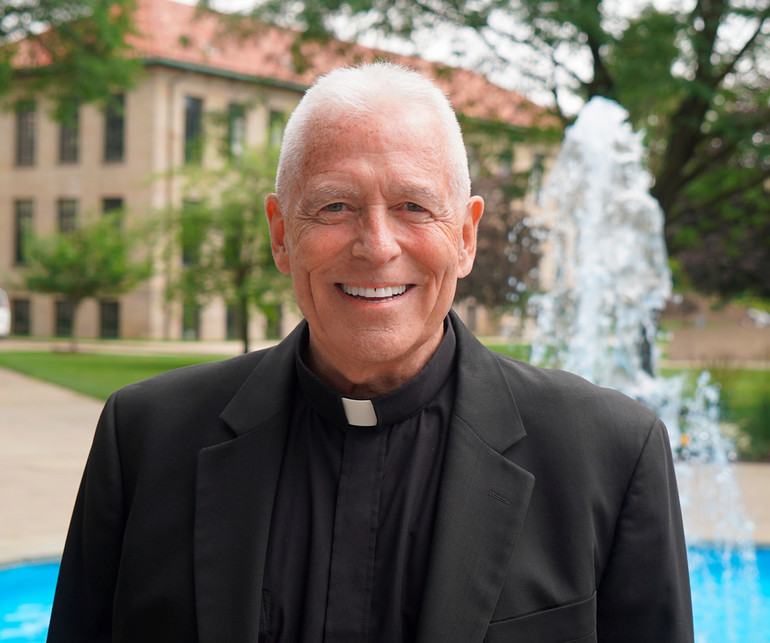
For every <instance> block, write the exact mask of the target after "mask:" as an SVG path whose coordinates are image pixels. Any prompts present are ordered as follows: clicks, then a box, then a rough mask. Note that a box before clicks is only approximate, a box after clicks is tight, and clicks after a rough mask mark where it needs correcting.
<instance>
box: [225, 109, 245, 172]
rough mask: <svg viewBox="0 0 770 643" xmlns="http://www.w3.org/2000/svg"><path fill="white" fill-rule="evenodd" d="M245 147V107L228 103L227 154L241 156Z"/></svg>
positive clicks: (232, 156) (235, 156)
mask: <svg viewBox="0 0 770 643" xmlns="http://www.w3.org/2000/svg"><path fill="white" fill-rule="evenodd" d="M245 147H246V107H245V105H240V104H238V103H230V105H228V107H227V154H228V156H229V157H230V158H231V159H233V158H239V157H241V156H243V150H244V148H245Z"/></svg>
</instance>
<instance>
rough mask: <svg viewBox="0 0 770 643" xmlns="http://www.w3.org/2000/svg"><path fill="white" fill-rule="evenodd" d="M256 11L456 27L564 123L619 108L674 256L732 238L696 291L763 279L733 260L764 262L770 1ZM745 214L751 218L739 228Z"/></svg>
mask: <svg viewBox="0 0 770 643" xmlns="http://www.w3.org/2000/svg"><path fill="white" fill-rule="evenodd" d="M255 12H256V14H258V15H259V16H260V17H262V18H266V19H269V20H272V21H275V22H279V23H283V24H287V25H292V26H296V27H299V28H300V29H301V30H302V31H303V33H304V37H305V38H320V37H323V36H324V35H325V34H328V33H329V32H333V31H334V29H335V28H336V27H337V26H338V25H339V24H340V20H339V19H340V18H341V17H344V18H346V19H347V22H348V23H349V22H350V21H351V19H352V20H354V21H356V23H357V24H358V25H359V26H360V27H361V30H362V31H363V30H370V31H371V30H373V31H377V32H380V33H383V34H386V35H390V36H396V37H402V38H410V37H414V36H419V35H420V34H424V33H426V32H427V33H428V34H430V33H433V32H436V30H437V29H438V28H439V27H443V26H445V25H450V26H453V27H456V28H457V31H456V33H457V34H458V35H457V37H456V38H455V40H454V42H453V43H451V45H452V47H453V51H454V52H455V53H460V54H462V53H466V54H467V53H468V52H469V51H477V50H479V49H480V48H484V50H485V51H486V55H485V56H483V57H481V58H480V60H479V62H478V68H479V69H480V70H481V71H485V72H495V71H497V72H499V71H500V70H505V71H506V72H507V74H508V76H509V77H514V78H516V79H517V85H516V88H517V89H519V90H520V91H522V92H523V93H525V94H529V95H535V96H537V95H540V96H543V97H546V98H549V99H550V102H551V104H552V106H553V108H554V111H555V112H556V113H557V114H558V115H559V116H560V117H561V118H562V119H563V121H564V122H565V124H568V123H569V122H570V121H571V119H572V117H573V116H574V111H575V107H576V106H577V105H579V104H580V103H581V102H582V101H586V100H588V99H590V98H592V97H593V96H599V95H600V96H604V97H607V98H610V99H614V100H616V101H618V102H619V103H621V104H622V105H623V106H624V107H625V108H626V109H627V110H628V111H629V113H630V118H631V121H632V123H633V124H634V125H635V126H636V127H638V128H644V129H645V130H646V132H647V142H648V147H649V164H650V168H651V171H652V173H653V175H654V178H655V183H654V186H653V188H652V193H653V195H654V196H655V197H656V198H657V199H658V200H659V201H660V204H661V206H662V207H663V209H664V212H665V213H666V217H667V228H666V236H667V242H668V245H669V252H670V254H671V255H672V256H674V257H678V256H679V255H682V254H687V255H690V254H692V252H693V251H695V250H697V247H698V244H699V242H700V241H699V239H700V236H699V235H698V234H697V233H698V231H699V230H700V229H701V228H703V227H709V226H714V227H715V228H717V229H721V230H725V231H730V234H726V235H722V236H721V237H720V242H719V244H717V245H716V246H714V247H712V251H714V252H718V253H719V259H720V260H725V261H723V262H722V264H723V265H724V266H725V267H726V269H727V270H730V271H731V272H730V273H729V274H727V275H725V274H721V275H720V282H719V283H716V282H714V281H713V280H710V279H702V280H697V281H698V282H699V284H700V286H701V288H703V289H704V290H706V291H717V292H720V293H722V294H724V295H731V294H740V293H741V292H742V291H744V290H745V289H746V288H750V289H751V288H753V286H749V285H748V284H756V283H758V282H759V281H761V275H760V274H756V273H754V274H752V275H748V276H747V275H745V274H743V273H744V271H751V270H753V268H752V266H754V265H757V266H758V265H764V263H763V262H761V261H760V262H753V263H751V264H746V263H741V262H728V261H726V259H727V257H728V255H731V254H735V253H739V252H742V251H746V250H748V251H749V252H748V253H750V254H754V253H757V254H760V255H761V254H763V253H764V256H765V257H766V253H767V252H768V250H767V244H766V243H764V240H763V239H761V238H758V237H756V236H755V235H753V234H752V232H751V231H752V230H753V229H755V228H753V227H752V226H750V225H747V221H750V220H752V217H754V216H756V213H757V212H759V213H761V212H765V213H767V212H768V211H770V2H769V1H768V0H754V1H751V2H748V1H745V0H693V2H690V3H678V2H673V3H667V4H665V5H660V4H658V3H655V4H653V3H652V2H651V1H644V0H640V2H636V3H621V2H616V1H610V0H604V1H601V0H588V1H586V0H557V1H550V0H548V1H538V0H513V1H511V0H485V1H484V2H475V1H474V2H468V1H467V0H432V1H431V2H423V1H422V0H420V1H417V2H395V3H394V2H392V1H391V0H313V1H312V2H311V1H309V0H298V1H297V2H292V3H285V2H282V1H280V0H263V1H259V2H257V3H256V6H255ZM436 33H437V32H436ZM434 40H435V38H434ZM418 53H419V52H418ZM744 205H745V206H746V207H747V208H748V211H747V213H746V218H744V217H740V218H736V217H735V211H736V208H740V207H742V206H744ZM736 227H737V228H739V229H740V230H741V233H735V232H733V231H734V230H735V229H736ZM740 244H744V245H743V246H741V245H740ZM748 253H747V254H748ZM684 264H687V265H689V264H688V262H684ZM727 266H730V267H729V268H727ZM765 281H766V275H765Z"/></svg>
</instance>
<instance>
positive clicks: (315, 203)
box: [300, 184, 440, 210]
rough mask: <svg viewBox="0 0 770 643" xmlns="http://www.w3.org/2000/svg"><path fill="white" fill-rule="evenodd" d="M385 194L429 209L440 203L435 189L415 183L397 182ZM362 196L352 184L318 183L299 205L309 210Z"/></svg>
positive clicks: (304, 194)
mask: <svg viewBox="0 0 770 643" xmlns="http://www.w3.org/2000/svg"><path fill="white" fill-rule="evenodd" d="M385 196H386V198H393V197H395V198H396V199H399V200H401V199H403V200H404V201H412V202H415V203H418V204H419V205H424V206H426V207H430V208H431V209H435V208H437V207H438V206H439V205H440V199H439V198H438V197H437V195H436V191H435V190H433V189H431V188H428V187H424V186H421V185H416V184H398V185H396V186H395V187H393V188H391V189H389V190H388V193H387V194H386V195H385ZM363 198H364V194H363V192H362V191H361V190H359V189H357V188H355V187H352V186H348V187H339V186H336V185H319V186H317V187H313V188H312V189H311V190H309V193H308V192H304V193H303V195H302V198H301V199H300V205H301V208H302V209H303V210H310V209H314V208H316V207H319V206H320V205H321V204H322V203H323V204H328V203H336V202H339V201H347V200H351V199H353V200H360V199H363Z"/></svg>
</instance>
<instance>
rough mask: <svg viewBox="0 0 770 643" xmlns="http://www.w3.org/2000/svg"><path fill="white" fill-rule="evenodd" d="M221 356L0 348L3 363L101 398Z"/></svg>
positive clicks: (1, 363)
mask: <svg viewBox="0 0 770 643" xmlns="http://www.w3.org/2000/svg"><path fill="white" fill-rule="evenodd" d="M217 359H222V358H221V357H219V356H216V355H196V354H190V355H184V356H178V355H162V356H146V355H105V354H101V353H49V352H41V351H36V352H31V351H30V352H10V351H9V352H5V351H0V366H3V367H6V368H10V369H12V370H14V371H18V372H19V373H24V374H25V375H29V376H31V377H35V378H37V379H41V380H44V381H46V382H51V383H52V384H58V385H59V386H63V387H65V388H69V389H71V390H73V391H77V392H79V393H83V394H85V395H88V396H90V397H94V398H96V399H98V400H106V399H107V398H108V397H109V396H110V394H111V393H112V392H113V391H115V390H117V389H119V388H121V387H123V386H125V385H126V384H131V383H132V382H138V381H139V380H143V379H146V378H148V377H152V376H153V375H158V374H159V373H164V372H165V371H169V370H171V369H173V368H179V367H181V366H189V365H191V364H198V363H201V362H210V361H214V360H217Z"/></svg>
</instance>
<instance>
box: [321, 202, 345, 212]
mask: <svg viewBox="0 0 770 643" xmlns="http://www.w3.org/2000/svg"><path fill="white" fill-rule="evenodd" d="M344 209H345V204H344V203H330V204H329V205H327V206H325V207H324V210H326V211H327V212H342V211H343V210H344Z"/></svg>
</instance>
